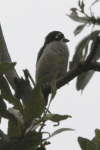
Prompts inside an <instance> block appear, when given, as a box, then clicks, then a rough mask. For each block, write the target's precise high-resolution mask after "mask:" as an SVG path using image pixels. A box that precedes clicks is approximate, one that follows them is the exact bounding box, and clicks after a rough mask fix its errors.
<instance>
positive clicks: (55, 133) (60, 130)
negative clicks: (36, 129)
mask: <svg viewBox="0 0 100 150" xmlns="http://www.w3.org/2000/svg"><path fill="white" fill-rule="evenodd" d="M64 131H74V129H70V128H61V129H58V130H56V131H55V132H53V133H52V134H51V135H50V136H49V138H47V139H50V138H51V137H53V136H55V135H57V134H59V133H61V132H64Z"/></svg>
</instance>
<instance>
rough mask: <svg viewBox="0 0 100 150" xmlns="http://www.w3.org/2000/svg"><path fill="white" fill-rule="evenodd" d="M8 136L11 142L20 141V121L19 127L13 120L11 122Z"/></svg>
mask: <svg viewBox="0 0 100 150" xmlns="http://www.w3.org/2000/svg"><path fill="white" fill-rule="evenodd" d="M8 136H9V138H10V140H19V138H20V136H21V124H20V122H19V121H18V120H17V125H15V124H14V123H13V122H12V121H11V120H9V122H8Z"/></svg>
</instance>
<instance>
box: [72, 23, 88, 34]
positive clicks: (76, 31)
mask: <svg viewBox="0 0 100 150" xmlns="http://www.w3.org/2000/svg"><path fill="white" fill-rule="evenodd" d="M85 26H86V24H82V25H79V26H78V27H77V28H76V29H75V31H74V35H77V34H79V33H80V32H81V31H82V30H83V29H84V27H85Z"/></svg>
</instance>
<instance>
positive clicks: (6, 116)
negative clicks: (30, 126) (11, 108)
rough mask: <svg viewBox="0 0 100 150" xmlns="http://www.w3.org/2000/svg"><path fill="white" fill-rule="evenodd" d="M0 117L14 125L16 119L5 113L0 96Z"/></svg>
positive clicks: (5, 109) (3, 103) (4, 106)
mask: <svg viewBox="0 0 100 150" xmlns="http://www.w3.org/2000/svg"><path fill="white" fill-rule="evenodd" d="M0 116H1V117H3V118H6V119H10V120H12V121H13V122H14V123H15V125H16V118H15V117H14V115H12V114H10V113H9V112H8V111H7V107H6V104H5V102H4V100H3V99H2V97H1V95H0Z"/></svg>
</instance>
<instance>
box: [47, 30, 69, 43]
mask: <svg viewBox="0 0 100 150" xmlns="http://www.w3.org/2000/svg"><path fill="white" fill-rule="evenodd" d="M54 41H61V42H64V43H66V42H69V40H68V39H66V38H65V36H64V34H63V33H62V32H60V31H52V32H50V33H49V34H48V35H47V36H46V37H45V45H46V44H49V43H51V42H54Z"/></svg>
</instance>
